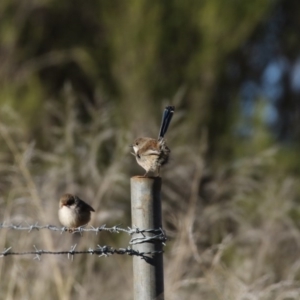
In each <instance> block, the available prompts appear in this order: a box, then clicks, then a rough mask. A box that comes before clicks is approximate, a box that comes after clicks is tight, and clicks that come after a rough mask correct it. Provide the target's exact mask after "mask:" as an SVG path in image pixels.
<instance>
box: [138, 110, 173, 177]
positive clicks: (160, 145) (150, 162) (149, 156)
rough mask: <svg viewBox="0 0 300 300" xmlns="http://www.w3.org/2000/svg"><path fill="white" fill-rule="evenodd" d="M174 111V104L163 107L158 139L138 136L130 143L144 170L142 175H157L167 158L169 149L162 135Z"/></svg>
mask: <svg viewBox="0 0 300 300" xmlns="http://www.w3.org/2000/svg"><path fill="white" fill-rule="evenodd" d="M174 111H175V107H174V106H167V107H166V108H165V110H164V113H163V116H162V121H161V126H160V130H159V135H158V139H153V138H149V137H140V138H137V139H136V140H135V141H134V143H133V145H132V148H133V151H134V153H133V152H132V154H133V155H134V156H135V158H136V161H137V163H138V164H139V165H140V166H141V167H142V168H144V169H145V170H146V173H145V174H144V177H146V175H147V174H148V173H150V172H152V173H154V176H159V174H160V168H161V166H163V165H164V164H166V163H167V162H168V160H169V155H170V152H171V150H170V149H169V148H168V146H167V145H166V141H165V139H164V136H165V134H166V132H167V130H168V127H169V125H170V122H171V120H172V117H173V114H174Z"/></svg>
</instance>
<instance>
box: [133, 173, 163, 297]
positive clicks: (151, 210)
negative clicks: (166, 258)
mask: <svg viewBox="0 0 300 300" xmlns="http://www.w3.org/2000/svg"><path fill="white" fill-rule="evenodd" d="M130 183H131V218H132V226H137V227H138V228H140V229H148V228H151V229H152V228H153V229H158V228H161V227H162V219H161V200H160V190H161V178H160V177H138V176H135V177H132V178H131V182H130ZM145 235H151V234H148V233H145ZM162 247H163V246H162V244H161V243H149V242H148V243H142V244H137V245H134V246H133V249H134V250H138V251H140V252H149V251H151V252H152V251H162ZM133 279H134V284H133V289H134V291H133V293H134V300H153V299H157V300H158V299H159V300H163V299H164V276H163V254H162V253H161V254H156V255H155V256H154V257H153V258H152V257H149V259H147V260H144V259H142V258H141V257H138V256H134V257H133Z"/></svg>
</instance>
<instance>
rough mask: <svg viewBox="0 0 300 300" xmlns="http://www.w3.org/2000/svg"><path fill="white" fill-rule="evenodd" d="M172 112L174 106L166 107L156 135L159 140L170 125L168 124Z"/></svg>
mask: <svg viewBox="0 0 300 300" xmlns="http://www.w3.org/2000/svg"><path fill="white" fill-rule="evenodd" d="M174 111H175V106H166V108H165V110H164V113H163V116H162V120H161V126H160V130H159V135H158V139H159V140H160V139H162V138H163V137H164V136H165V134H166V132H167V130H168V127H169V125H170V122H171V120H172V117H173V114H174Z"/></svg>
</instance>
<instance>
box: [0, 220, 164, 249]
mask: <svg viewBox="0 0 300 300" xmlns="http://www.w3.org/2000/svg"><path fill="white" fill-rule="evenodd" d="M24 223H26V224H27V225H26V226H23V225H22V223H20V224H18V225H14V224H6V223H5V222H3V223H0V229H13V230H26V231H28V232H32V231H33V230H38V231H39V230H42V229H48V230H52V231H59V232H61V233H63V232H71V233H72V234H75V233H80V234H82V233H83V232H95V233H96V234H98V232H101V231H108V232H110V233H120V232H125V233H127V234H129V235H131V236H132V235H134V234H140V235H142V236H141V237H134V238H131V240H130V242H129V244H130V245H136V244H141V243H149V242H161V243H162V244H163V245H164V246H165V245H166V244H165V242H166V241H167V237H166V234H165V232H164V230H163V229H162V228H158V229H139V228H138V227H136V226H134V228H131V227H129V226H128V227H127V229H125V228H122V227H120V226H121V225H122V224H118V225H115V226H113V227H106V224H104V225H102V226H99V227H93V226H90V227H78V228H74V229H70V228H67V227H57V226H55V225H38V223H35V224H33V225H30V224H28V223H27V222H24ZM145 233H148V234H154V236H146V235H145Z"/></svg>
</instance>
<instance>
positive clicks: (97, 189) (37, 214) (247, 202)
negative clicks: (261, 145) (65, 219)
mask: <svg viewBox="0 0 300 300" xmlns="http://www.w3.org/2000/svg"><path fill="white" fill-rule="evenodd" d="M68 99H69V100H68V102H67V105H66V110H65V111H64V112H60V111H57V109H56V107H55V106H53V105H52V104H49V106H48V110H49V115H51V116H52V117H55V119H56V120H58V121H57V123H56V125H55V126H54V125H53V126H52V127H51V128H49V129H48V130H47V136H45V140H46V144H47V145H48V146H47V147H48V149H47V151H45V150H44V149H40V148H38V147H37V146H35V144H34V143H31V142H30V143H28V141H27V138H26V137H25V136H24V132H23V130H22V127H21V126H18V121H17V120H18V118H20V116H18V115H16V114H15V113H14V112H12V111H10V110H9V109H7V108H2V111H1V113H0V115H1V117H0V120H1V123H0V140H1V144H0V145H1V148H0V179H1V180H0V220H5V221H8V222H13V223H17V222H21V221H23V222H28V223H30V224H32V223H35V222H39V223H40V224H45V223H51V224H56V225H58V219H57V206H58V198H59V196H60V195H61V194H62V193H64V192H66V191H68V192H72V193H77V194H79V195H80V196H81V197H82V198H83V199H85V200H86V201H88V202H89V203H90V204H91V205H93V207H94V208H95V209H96V211H97V213H96V214H95V216H94V219H93V221H92V224H94V225H102V224H104V223H106V224H107V225H115V224H118V223H123V224H124V225H125V226H126V225H130V203H129V201H130V200H129V198H130V195H129V178H130V175H133V174H132V170H133V168H135V167H133V166H134V164H135V162H134V159H133V158H132V157H131V156H130V154H129V149H128V147H127V145H128V144H129V142H130V141H131V140H132V138H133V137H132V136H131V135H130V134H128V133H127V132H125V130H124V129H117V128H114V126H113V124H112V122H111V117H112V113H113V110H112V108H110V107H109V106H108V105H106V106H105V109H99V108H89V112H90V118H91V121H90V122H89V123H88V125H87V124H82V123H81V122H80V121H79V119H78V116H77V114H78V111H76V109H75V106H74V105H73V100H72V97H69V98H68ZM177 123H178V120H177V121H176V119H175V120H174V125H173V126H175V127H176V126H177ZM180 127H181V128H180ZM184 130H185V128H184V127H183V126H177V131H176V132H175V131H173V133H172V131H170V134H169V135H168V139H169V140H170V141H172V144H173V143H174V144H175V145H176V142H177V140H176V137H177V136H180V135H181V134H184ZM175 133H176V135H175ZM199 144H200V145H201V146H200V147H199ZM199 144H198V146H196V145H191V147H190V148H186V147H181V146H177V147H176V146H175V147H172V149H173V151H172V154H173V156H172V162H171V164H170V165H169V166H167V167H166V168H165V170H164V171H163V178H164V183H163V197H162V198H163V218H164V224H165V225H164V227H165V228H166V229H167V233H168V235H169V237H170V239H169V241H168V243H167V247H166V253H165V256H164V260H165V261H164V262H165V290H166V299H172V300H176V299H178V300H179V299H180V300H181V299H189V300H193V299H195V300H196V299H197V300H198V299H206V300H210V299H211V300H215V299H224V300H228V299H234V300H252V299H260V300H271V299H272V300H274V299H275V300H284V299H285V300H288V299H289V300H291V299H299V297H300V296H299V295H300V282H299V278H300V254H299V253H300V251H299V250H300V242H299V241H300V236H299V221H298V220H297V217H298V216H299V208H298V202H297V201H298V196H297V195H298V188H297V185H298V180H297V178H293V177H291V176H290V177H285V176H283V175H281V174H276V161H275V160H274V157H276V151H274V149H270V150H269V151H266V152H264V153H260V154H257V156H256V157H255V158H253V159H250V158H249V159H244V160H239V161H235V162H234V163H233V164H228V165H227V166H223V168H222V169H217V170H215V171H212V170H211V169H210V168H209V167H208V166H207V162H206V161H205V159H204V157H205V153H206V151H207V149H206V137H205V132H204V133H203V137H202V141H201V142H200V143H199ZM132 165H133V166H132ZM175 165H176V168H175V167H174V166H175ZM134 170H139V169H138V168H137V169H134ZM139 171H141V170H139ZM269 174H272V176H268V175H269ZM75 243H77V244H78V246H77V249H86V248H88V247H95V246H96V245H97V244H101V245H103V244H108V245H112V246H115V247H122V246H125V245H127V243H128V236H123V235H121V234H120V235H111V234H109V233H101V234H100V235H98V236H95V235H94V234H92V233H87V234H84V235H83V236H82V237H75V236H71V235H69V234H67V233H65V234H62V235H60V234H59V233H55V232H48V231H41V232H31V233H27V232H16V231H7V230H1V231H0V249H4V248H6V247H9V246H12V247H13V250H14V251H20V250H30V249H32V246H33V245H36V246H37V247H38V248H40V249H49V250H60V249H70V246H71V245H73V244H75ZM131 260H132V258H131V257H128V256H117V255H115V256H113V257H110V258H107V259H105V258H98V257H94V256H81V257H80V256H77V257H75V259H74V261H73V262H72V261H70V260H67V259H66V257H62V256H44V257H42V260H41V261H40V262H38V261H36V260H32V259H31V257H6V258H4V259H1V260H0V278H1V281H0V290H1V294H0V298H1V299H45V300H46V299H82V298H83V299H85V298H87V297H89V298H90V299H98V298H99V295H101V299H132V276H131V274H132V265H131Z"/></svg>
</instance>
